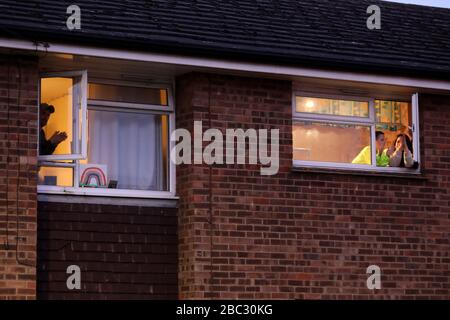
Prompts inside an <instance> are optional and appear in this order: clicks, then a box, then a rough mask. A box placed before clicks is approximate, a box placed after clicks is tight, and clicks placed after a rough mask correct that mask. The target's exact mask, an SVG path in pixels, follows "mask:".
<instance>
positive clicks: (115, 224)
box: [37, 202, 178, 299]
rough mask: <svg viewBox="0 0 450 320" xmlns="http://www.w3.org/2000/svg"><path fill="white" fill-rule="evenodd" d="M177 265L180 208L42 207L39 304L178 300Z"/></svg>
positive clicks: (39, 249) (39, 213)
mask: <svg viewBox="0 0 450 320" xmlns="http://www.w3.org/2000/svg"><path fill="white" fill-rule="evenodd" d="M177 259H178V256H177V209H176V208H149V207H134V206H116V205H100V204H70V203H52V202H39V204H38V274H37V280H38V281H37V291H38V293H37V294H38V298H39V299H174V298H177ZM72 264H74V265H78V266H79V267H80V269H81V290H68V289H67V286H66V280H67V277H68V275H67V274H66V269H67V267H68V266H69V265H72Z"/></svg>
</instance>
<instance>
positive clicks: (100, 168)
mask: <svg viewBox="0 0 450 320" xmlns="http://www.w3.org/2000/svg"><path fill="white" fill-rule="evenodd" d="M106 171H107V167H106V165H102V164H81V165H80V187H88V188H106V187H107V184H108V179H107V175H106Z"/></svg>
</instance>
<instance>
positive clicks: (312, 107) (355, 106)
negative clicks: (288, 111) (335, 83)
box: [296, 96, 369, 118]
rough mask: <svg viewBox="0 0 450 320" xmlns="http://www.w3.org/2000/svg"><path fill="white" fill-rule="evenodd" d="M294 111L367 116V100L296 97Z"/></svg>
mask: <svg viewBox="0 0 450 320" xmlns="http://www.w3.org/2000/svg"><path fill="white" fill-rule="evenodd" d="M296 111H297V112H305V113H315V114H323V115H334V116H346V117H363V118H368V117H369V102H367V101H351V100H338V99H325V98H312V97H299V96H297V97H296Z"/></svg>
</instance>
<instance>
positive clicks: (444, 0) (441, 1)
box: [386, 0, 450, 8]
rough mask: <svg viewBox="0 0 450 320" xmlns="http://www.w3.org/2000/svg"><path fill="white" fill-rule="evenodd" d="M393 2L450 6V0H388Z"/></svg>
mask: <svg viewBox="0 0 450 320" xmlns="http://www.w3.org/2000/svg"><path fill="white" fill-rule="evenodd" d="M386 1H391V2H402V3H413V4H420V5H424V6H432V7H442V8H450V1H449V0H386Z"/></svg>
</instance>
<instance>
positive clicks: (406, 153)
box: [375, 100, 414, 167]
mask: <svg viewBox="0 0 450 320" xmlns="http://www.w3.org/2000/svg"><path fill="white" fill-rule="evenodd" d="M375 118H376V130H377V133H383V137H384V144H382V146H380V147H379V148H382V149H383V152H384V153H386V154H387V155H388V156H389V158H390V160H389V164H388V166H390V167H411V166H414V161H413V159H412V158H413V156H414V150H413V143H412V141H413V132H412V106H411V103H409V102H400V101H388V100H375ZM377 135H378V134H377ZM401 140H403V142H402V141H401ZM377 144H380V141H379V139H377ZM379 152H381V151H379Z"/></svg>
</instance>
